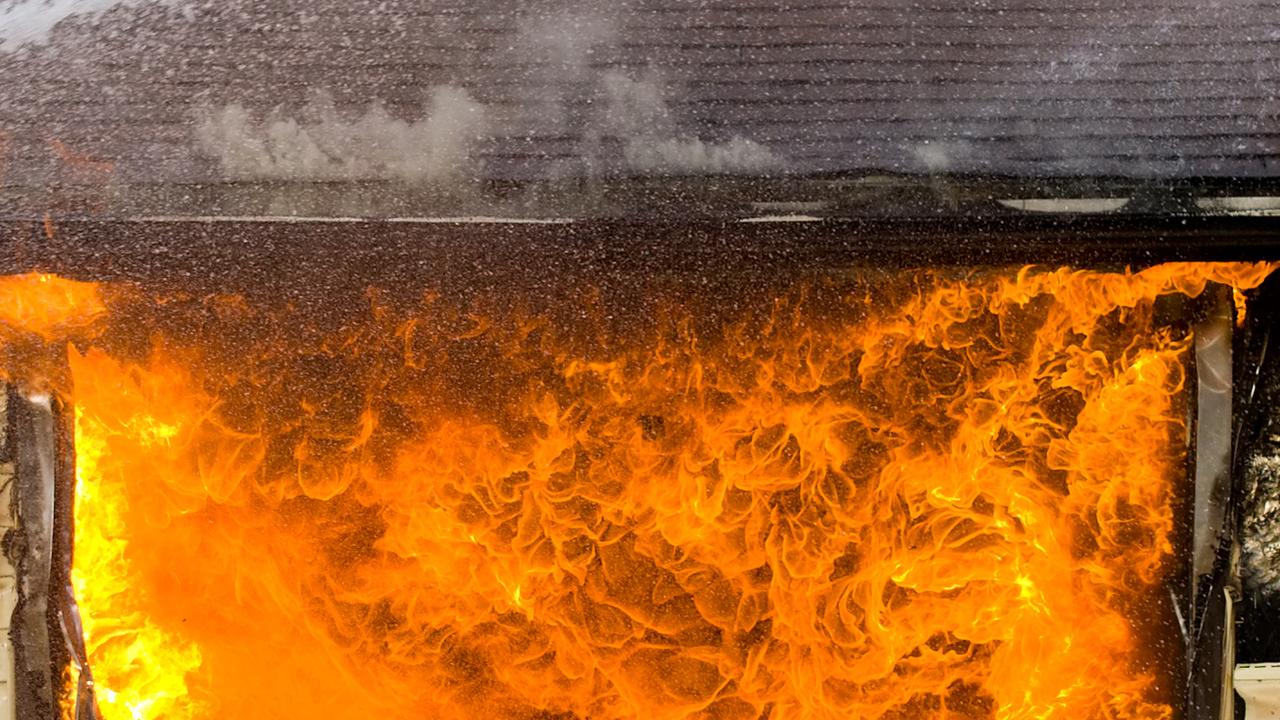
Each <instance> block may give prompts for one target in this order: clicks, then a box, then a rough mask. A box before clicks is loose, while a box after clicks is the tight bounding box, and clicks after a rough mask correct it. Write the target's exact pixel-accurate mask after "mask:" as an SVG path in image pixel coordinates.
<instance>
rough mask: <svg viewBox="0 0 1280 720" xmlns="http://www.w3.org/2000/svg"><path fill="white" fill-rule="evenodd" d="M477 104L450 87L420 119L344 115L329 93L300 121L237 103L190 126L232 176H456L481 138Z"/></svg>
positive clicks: (380, 111) (373, 111)
mask: <svg viewBox="0 0 1280 720" xmlns="http://www.w3.org/2000/svg"><path fill="white" fill-rule="evenodd" d="M486 127H487V123H486V120H485V111H484V108H483V106H481V105H480V104H479V103H477V102H476V101H475V100H474V99H472V97H471V96H470V95H469V94H468V93H467V92H466V91H465V90H462V89H459V88H455V87H451V86H440V87H437V88H435V89H434V90H432V92H431V97H430V100H429V101H428V103H427V107H426V108H425V113H424V116H423V117H422V118H421V119H418V120H415V121H412V122H406V121H404V120H400V119H398V118H395V117H392V116H391V114H390V113H388V112H387V110H386V108H385V107H384V106H383V105H381V104H380V103H374V104H373V105H371V106H370V107H369V109H368V110H367V111H366V112H365V113H364V115H362V116H360V117H357V118H355V119H353V120H348V119H344V118H343V117H342V116H341V115H340V114H339V112H338V111H337V109H336V108H335V107H334V103H333V99H332V97H330V96H329V95H327V94H321V95H318V96H317V97H316V98H315V99H313V100H312V101H311V102H310V103H309V104H308V105H307V106H306V107H305V108H303V111H302V119H298V118H294V117H285V116H281V115H280V114H279V113H276V114H274V115H273V116H272V117H269V118H268V119H266V120H263V121H256V120H255V119H254V118H253V117H252V115H251V114H250V113H249V111H248V110H246V109H245V108H244V107H243V106H242V105H240V104H239V103H233V104H231V105H227V106H225V107H223V108H222V109H221V110H217V111H212V112H209V113H207V114H206V116H205V117H203V118H202V119H201V120H200V122H199V124H198V127H197V129H196V137H197V140H198V143H199V146H200V149H201V150H202V151H203V152H205V153H206V154H208V155H209V156H211V157H213V158H216V159H217V160H218V161H219V163H220V164H221V166H222V169H223V172H224V173H225V174H226V175H227V176H228V177H230V178H233V179H270V180H380V179H399V180H405V181H409V182H430V181H436V180H443V179H447V178H453V177H457V176H458V175H460V174H462V173H463V171H464V170H466V169H467V168H468V167H469V166H471V165H472V148H473V146H474V144H475V143H476V142H477V141H479V140H481V139H482V138H483V137H485V135H486V132H487V130H486Z"/></svg>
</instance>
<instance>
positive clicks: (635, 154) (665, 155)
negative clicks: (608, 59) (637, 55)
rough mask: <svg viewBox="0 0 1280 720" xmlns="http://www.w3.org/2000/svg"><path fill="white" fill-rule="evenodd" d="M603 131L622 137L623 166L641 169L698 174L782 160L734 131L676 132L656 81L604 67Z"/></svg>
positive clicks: (772, 165)
mask: <svg viewBox="0 0 1280 720" xmlns="http://www.w3.org/2000/svg"><path fill="white" fill-rule="evenodd" d="M601 84H602V86H603V88H604V92H605V99H606V109H605V117H604V124H605V127H606V130H607V133H608V134H611V135H613V136H614V137H616V138H618V139H619V140H621V141H622V142H623V157H624V158H625V159H626V162H627V166H628V167H629V168H630V169H632V170H635V171H639V172H642V173H658V174H703V173H723V174H732V173H746V172H756V171H762V170H776V169H779V168H782V167H784V166H785V165H786V162H785V161H784V159H783V158H782V157H780V156H779V155H777V154H776V153H774V152H773V151H772V150H770V149H769V148H768V147H766V146H764V145H762V144H760V143H758V142H756V141H754V140H750V139H748V138H744V137H742V136H740V135H734V136H733V137H731V138H728V139H727V140H723V141H720V142H712V141H707V140H703V139H701V138H698V137H694V136H690V135H687V134H682V133H680V132H679V130H678V127H677V123H676V120H675V117H674V116H673V114H672V112H671V109H670V107H669V106H668V104H667V102H666V99H665V94H664V92H663V90H662V86H661V84H660V83H659V82H658V81H657V80H656V79H653V78H650V79H643V80H633V79H632V78H630V77H628V76H626V75H623V74H621V73H617V72H609V73H605V74H604V76H603V78H602V80H601Z"/></svg>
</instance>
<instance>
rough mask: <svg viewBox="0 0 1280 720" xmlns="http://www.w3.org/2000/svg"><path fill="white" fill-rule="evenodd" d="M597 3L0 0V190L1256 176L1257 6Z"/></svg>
mask: <svg viewBox="0 0 1280 720" xmlns="http://www.w3.org/2000/svg"><path fill="white" fill-rule="evenodd" d="M602 5H603V4H602V3H600V2H598V1H597V2H586V1H580V2H546V1H542V0H533V1H531V0H469V1H466V2H464V1H461V0H432V1H431V2H416V1H413V0H273V1H271V2H262V1H255V0H168V1H166V2H156V1H153V0H120V1H118V2H113V1H112V0H87V1H86V0H79V1H77V0H53V1H52V2H51V3H50V2H49V0H8V2H7V3H6V2H4V1H3V0H0V38H4V40H3V42H2V44H0V163H2V164H0V173H3V175H2V176H0V183H6V184H8V185H9V186H10V188H12V187H14V186H27V187H31V186H41V185H47V184H49V183H71V184H90V185H91V184H95V183H102V184H116V185H121V184H123V185H130V186H131V185H137V184H151V185H170V186H182V185H192V184H206V183H228V182H230V183H248V182H268V183H271V182H289V183H295V182H299V181H302V182H328V183H332V182H349V181H362V182H363V181H373V182H389V183H392V184H394V185H404V186H407V187H422V186H447V187H449V188H450V191H451V192H465V191H467V190H466V188H468V187H469V183H470V182H472V181H476V180H481V181H489V182H510V183H526V182H535V181H555V182H560V183H564V182H582V181H588V182H589V181H593V180H596V181H605V180H608V179H617V178H635V177H655V176H656V177H672V176H685V177H690V176H696V177H705V176H715V177H723V176H747V177H764V178H792V177H796V176H805V177H814V176H823V177H831V176H839V175H848V174H855V175H856V174H866V173H871V172H890V173H904V174H919V175H931V174H932V175H936V174H957V173H961V174H963V173H975V174H983V175H1000V176H1013V177H1055V176H1061V177H1100V176H1117V177H1130V178H1187V177H1253V178H1269V177H1274V176H1276V175H1277V171H1278V170H1280V128H1278V127H1277V126H1276V116H1277V112H1278V111H1280V101H1278V100H1277V98H1276V93H1275V88H1276V87H1277V82H1278V81H1280V0H1278V1H1269V0H979V1H977V2H974V1H972V0H963V1H961V0H924V1H921V0H901V1H898V0H867V1H866V2H835V1H832V0H795V1H794V2H790V3H782V2H762V1H761V0H709V1H698V0H615V2H614V4H613V5H612V6H611V7H609V8H607V9H605V8H603V7H601V6H602ZM35 8H39V11H38V12H36V11H34V9H35ZM6 10H7V12H8V14H7V15H6V14H3V13H5V12H6Z"/></svg>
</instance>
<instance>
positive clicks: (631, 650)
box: [0, 264, 1271, 720]
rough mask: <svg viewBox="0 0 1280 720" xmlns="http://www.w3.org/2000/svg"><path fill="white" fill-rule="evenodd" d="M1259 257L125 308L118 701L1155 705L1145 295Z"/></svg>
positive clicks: (736, 709) (340, 713)
mask: <svg viewBox="0 0 1280 720" xmlns="http://www.w3.org/2000/svg"><path fill="white" fill-rule="evenodd" d="M1270 270H1271V268H1270V267H1269V266H1263V265H1212V264H1176V265H1163V266H1158V267H1155V268H1152V269H1150V270H1146V271H1143V272H1140V273H1123V274H1121V273H1115V274H1109V273H1098V272H1085V271H1072V270H1066V269H1064V270H1059V271H1039V270H1035V269H1024V270H1023V271H1021V272H1017V273H982V274H979V273H969V274H967V275H964V276H955V277H947V276H943V275H924V274H902V275H900V276H894V277H887V276H882V277H880V278H879V279H874V280H868V279H856V278H853V279H851V278H849V277H848V276H845V275H840V276H837V275H834V274H833V275H831V276H830V277H824V278H820V279H818V280H810V281H806V282H805V283H803V284H802V285H798V286H795V287H784V286H781V285H780V286H779V287H776V288H772V289H770V290H769V291H768V292H762V291H761V290H759V289H756V290H751V291H748V290H749V289H744V290H743V296H742V298H725V299H722V302H721V303H720V304H718V305H717V306H715V307H705V305H706V303H705V301H703V302H701V303H699V302H697V301H695V300H694V297H695V295H690V296H687V297H682V296H680V291H679V290H672V289H671V288H667V289H665V290H662V289H655V290H654V291H653V293H652V297H651V298H650V299H649V300H648V301H647V302H652V303H653V305H651V306H645V307H643V308H642V309H641V310H640V311H637V310H636V308H634V307H633V308H630V310H631V316H630V317H627V318H625V319H623V320H619V319H618V318H619V313H621V314H623V315H625V314H626V310H627V308H626V307H621V306H620V307H616V308H610V307H608V306H607V305H608V303H607V300H606V299H601V296H599V295H597V296H594V298H595V299H594V300H592V297H593V296H592V295H591V294H590V293H588V294H587V296H586V297H585V299H584V298H581V297H573V298H567V299H562V300H559V301H556V302H552V303H550V304H546V305H544V306H537V303H532V302H530V303H526V305H528V306H522V301H521V298H520V297H513V298H495V299H493V301H492V303H491V304H492V305H493V306H494V307H496V308H498V309H496V310H495V309H490V310H488V311H485V310H484V309H483V307H482V306H483V302H481V303H480V304H479V305H476V306H473V307H467V308H461V307H449V303H448V302H446V301H445V300H443V299H442V298H441V296H438V295H428V296H426V299H425V300H424V301H423V302H422V303H421V304H420V305H418V306H415V307H407V306H391V305H384V304H379V303H378V301H377V299H376V295H375V296H373V297H374V299H375V302H374V305H373V307H372V311H371V312H368V313H367V315H366V316H365V317H364V320H363V322H361V323H355V324H353V323H349V322H348V323H344V325H343V327H342V328H338V329H335V330H333V331H331V332H326V333H320V334H318V335H317V334H316V333H313V332H311V330H313V329H314V328H313V327H310V326H308V327H309V329H308V330H307V331H306V332H303V331H300V330H299V329H298V328H300V327H302V326H304V325H307V324H308V322H309V319H306V318H303V319H299V318H296V317H291V316H290V315H289V312H288V311H286V310H282V309H278V308H277V309H270V308H260V307H255V306H253V305H252V304H251V303H248V302H246V301H245V300H243V299H241V298H225V297H223V298H212V299H206V300H202V301H193V300H189V301H174V300H172V299H170V300H167V301H165V302H155V303H153V304H148V303H146V302H143V303H141V304H138V303H135V304H134V305H132V306H130V308H131V309H130V311H129V317H127V318H126V317H123V316H119V315H118V314H116V313H114V312H113V314H111V315H109V316H108V318H107V319H106V320H102V321H101V323H103V325H102V327H100V328H99V329H100V331H101V332H98V333H97V334H95V335H93V336H91V337H94V338H96V339H94V340H93V341H92V342H90V341H89V340H87V339H84V338H82V339H81V341H80V343H79V345H80V348H81V349H75V348H73V349H71V350H70V353H69V366H70V376H71V386H70V387H68V388H65V391H66V392H68V393H69V394H70V395H71V397H72V398H73V400H74V403H75V406H76V425H75V427H76V444H77V461H78V468H77V473H78V478H77V498H76V517H75V519H76V528H75V530H76V551H75V561H74V568H73V580H74V584H75V590H76V593H77V596H78V598H79V601H80V603H81V609H82V612H83V615H84V618H85V632H86V636H87V645H88V651H89V655H90V665H91V667H92V669H93V671H94V674H95V682H96V684H97V687H98V702H99V704H100V706H101V710H102V714H103V716H104V718H106V720H116V719H117V718H230V717H234V718H256V717H261V718H280V717H312V716H314V717H326V718H348V717H349V718H368V717H387V718H401V717H403V718H416V717H421V716H422V715H423V714H424V713H428V712H436V713H438V714H440V715H441V716H443V717H492V718H530V719H533V718H553V717H556V718H571V717H579V718H595V719H606V718H635V717H643V718H654V719H661V718H705V719H707V720H710V719H711V718H721V719H731V718H741V719H743V720H754V719H755V718H759V717H770V718H775V719H776V718H826V717H830V718H836V717H840V718H846V717H867V718H871V717H886V718H914V717H939V718H941V717H957V716H958V717H993V716H994V717H999V718H1068V717H1097V716H1106V717H1117V718H1165V717H1170V716H1171V714H1172V710H1171V702H1172V690H1173V683H1172V682H1171V681H1170V679H1169V678H1170V677H1171V674H1172V672H1171V669H1169V668H1167V667H1164V666H1163V665H1162V663H1166V662H1168V660H1169V659H1168V658H1167V657H1164V656H1162V655H1160V654H1159V653H1158V652H1156V651H1155V650H1154V648H1158V647H1159V646H1160V645H1159V642H1158V641H1160V640H1161V639H1162V638H1163V635H1162V633H1164V632H1165V630H1164V626H1162V625H1161V617H1162V614H1163V613H1165V612H1166V611H1167V609H1166V603H1167V600H1166V599H1165V593H1163V592H1161V591H1160V589H1159V584H1160V583H1161V582H1162V580H1163V579H1164V576H1165V575H1166V573H1167V572H1168V570H1169V569H1170V568H1171V567H1172V565H1171V557H1172V553H1173V548H1172V544H1171V534H1172V530H1173V523H1174V518H1173V510H1172V508H1173V506H1174V502H1175V494H1176V493H1177V492H1178V489H1177V488H1178V482H1179V480H1180V478H1182V477H1183V476H1184V464H1185V449H1184V447H1183V444H1182V442H1183V441H1182V438H1183V436H1184V433H1185V428H1184V426H1183V423H1184V420H1183V418H1184V417H1185V393H1184V383H1185V370H1184V368H1185V360H1186V353H1187V348H1188V342H1189V340H1188V338H1187V337H1186V336H1185V334H1179V333H1178V332H1175V331H1174V330H1172V329H1170V328H1166V327H1161V326H1159V325H1158V324H1157V323H1156V321H1155V320H1154V318H1153V304H1154V302H1155V300H1156V299H1157V298H1158V297H1159V296H1161V295H1166V294H1172V293H1180V294H1184V295H1191V296H1194V295H1197V294H1199V293H1200V292H1202V290H1203V289H1204V287H1205V284H1206V283H1207V282H1209V281H1216V282H1223V283H1226V284H1229V285H1231V286H1233V287H1234V288H1236V289H1237V290H1245V289H1248V288H1250V287H1253V286H1255V285H1257V284H1258V283H1260V282H1261V281H1262V279H1263V278H1264V277H1265V276H1266V274H1267V273H1268V272H1270ZM11 282H20V281H19V280H12V281H11ZM15 288H17V286H13V285H10V286H5V287H0V291H9V290H14V291H15V292H17V291H20V290H21V288H17V289H15ZM59 297H61V296H59ZM95 297H96V296H95ZM765 297H768V298H769V300H768V301H767V302H762V298H765ZM513 307H514V308H521V309H517V310H513V309H511V308H513ZM654 308H660V309H661V311H662V312H660V313H659V312H656V311H654ZM685 308H696V309H685ZM742 308H746V309H745V310H744V309H742ZM53 314H54V315H57V314H58V311H57V308H54V309H53ZM639 316H644V317H643V318H640V319H639V320H637V318H638V317H639ZM645 318H648V319H645ZM653 318H659V319H657V320H653ZM3 320H4V321H5V323H6V324H5V327H6V329H7V331H6V334H5V336H4V337H5V338H6V339H7V338H9V336H10V335H11V334H21V333H22V332H28V333H30V332H34V333H37V334H40V335H44V336H45V338H46V339H48V338H51V337H57V336H58V335H59V334H62V335H64V336H65V335H66V331H65V330H63V329H60V328H61V327H62V326H61V325H59V324H58V322H59V321H58V320H57V319H56V318H54V319H52V320H51V319H49V318H47V317H44V316H42V315H40V314H39V313H35V312H29V311H25V310H24V314H22V316H21V317H20V318H18V319H17V320H15V319H14V318H9V317H6V318H3ZM24 323H25V324H24ZM138 327H147V328H153V329H154V332H155V334H154V336H153V339H152V342H151V350H150V351H149V352H148V353H146V354H145V356H138V355H137V353H136V351H132V350H130V348H133V347H136V346H137V343H136V341H137V338H136V332H137V330H136V329H137V328H138ZM193 327H198V328H199V329H200V330H199V332H198V333H192V332H190V329H191V328H193ZM184 328H185V329H186V330H187V331H186V332H184V331H183V329H184ZM131 334H132V335H133V336H132V337H131ZM317 337H318V338H319V339H316V338H317ZM263 338H270V340H263ZM11 372H12V371H11Z"/></svg>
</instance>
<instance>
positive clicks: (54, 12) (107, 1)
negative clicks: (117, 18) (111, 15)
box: [0, 0, 165, 51]
mask: <svg viewBox="0 0 1280 720" xmlns="http://www.w3.org/2000/svg"><path fill="white" fill-rule="evenodd" d="M147 1H150V2H164V1H165V0H9V1H8V2H5V3H3V4H0V51H13V50H17V49H18V48H20V47H22V46H24V45H31V44H39V43H43V42H45V41H47V40H48V39H49V32H50V31H52V30H53V28H54V26H55V25H57V24H58V23H60V22H62V21H63V20H65V19H66V18H68V17H71V16H73V15H86V16H89V18H91V19H92V18H96V17H97V16H98V15H101V14H102V13H103V12H105V11H106V10H107V9H109V8H111V7H113V6H115V5H140V4H142V3H143V2H147Z"/></svg>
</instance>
